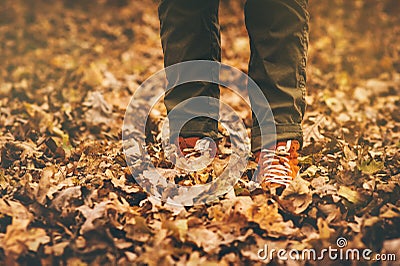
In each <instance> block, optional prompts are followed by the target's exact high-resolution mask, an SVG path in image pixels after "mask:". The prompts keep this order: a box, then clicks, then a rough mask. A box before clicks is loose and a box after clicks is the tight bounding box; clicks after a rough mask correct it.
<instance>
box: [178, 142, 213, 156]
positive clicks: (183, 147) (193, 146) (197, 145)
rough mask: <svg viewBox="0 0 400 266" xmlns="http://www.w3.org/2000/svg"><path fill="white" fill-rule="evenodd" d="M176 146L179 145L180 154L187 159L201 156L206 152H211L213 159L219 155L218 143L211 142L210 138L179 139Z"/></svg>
mask: <svg viewBox="0 0 400 266" xmlns="http://www.w3.org/2000/svg"><path fill="white" fill-rule="evenodd" d="M175 144H177V146H178V147H179V151H180V153H181V154H182V155H183V156H185V157H188V156H191V155H199V154H201V153H203V152H205V151H209V153H210V156H212V157H215V156H217V155H218V147H217V145H218V143H217V142H213V141H210V139H209V138H199V137H186V138H184V137H179V138H178V139H177V142H175Z"/></svg>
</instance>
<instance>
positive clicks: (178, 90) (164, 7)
mask: <svg viewBox="0 0 400 266" xmlns="http://www.w3.org/2000/svg"><path fill="white" fill-rule="evenodd" d="M218 5H219V0H161V1H160V5H159V8H158V12H159V19H160V36H161V43H162V47H163V52H164V65H165V67H167V66H170V65H173V64H176V63H180V62H184V61H189V60H214V61H221V42H220V28H219V21H218ZM185 71H188V70H187V69H186V70H185ZM181 74H182V73H181ZM167 79H168V83H169V86H171V87H173V84H175V83H176V82H178V81H179V74H177V75H174V76H168V75H167ZM219 94H220V92H219V87H218V85H217V84H212V83H205V82H190V83H186V84H182V85H179V86H176V87H173V88H172V89H170V90H169V91H167V92H166V94H165V97H164V102H165V106H166V108H167V112H168V113H170V111H171V110H172V109H174V108H175V107H176V105H178V104H180V103H182V101H184V100H186V99H189V98H191V97H197V96H208V97H214V98H217V99H218V98H219ZM199 109H200V110H199ZM204 110H207V112H204ZM218 111H219V106H218V105H216V104H215V101H214V102H213V104H211V103H210V104H209V106H207V107H204V106H202V107H201V108H198V107H196V106H193V105H191V104H183V105H182V104H181V106H180V107H179V108H176V109H175V110H174V113H173V115H170V116H169V118H170V131H171V133H170V134H171V138H172V139H173V138H174V137H176V136H177V135H178V134H180V135H181V136H183V137H191V136H199V137H203V136H206V137H211V138H213V139H216V138H217V134H218V122H217V120H218ZM193 116H201V117H199V118H195V119H193V120H190V121H189V122H187V123H186V124H185V126H184V127H183V128H182V130H181V131H180V133H179V129H178V128H177V127H178V125H180V124H181V122H180V121H182V120H184V119H185V118H187V117H193ZM210 117H211V118H210Z"/></svg>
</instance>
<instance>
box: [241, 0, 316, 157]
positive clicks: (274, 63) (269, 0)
mask: <svg viewBox="0 0 400 266" xmlns="http://www.w3.org/2000/svg"><path fill="white" fill-rule="evenodd" d="M307 7H308V0H247V2H246V6H245V21H246V28H247V31H248V34H249V38H250V51H251V55H250V63H249V76H250V77H251V78H252V79H253V80H254V81H255V82H256V83H257V85H258V86H259V87H260V88H261V90H262V91H263V93H264V95H265V96H266V98H267V100H268V102H269V105H270V107H271V110H272V113H273V115H274V120H275V126H276V134H277V136H276V137H277V141H282V140H288V139H297V140H299V141H300V143H302V142H303V134H302V129H301V122H302V119H303V116H304V111H305V93H306V91H305V86H306V70H305V68H306V62H307V50H308V22H309V13H308V10H307ZM249 96H250V101H251V104H252V109H253V110H254V112H255V113H257V114H258V115H259V118H260V121H257V119H255V117H254V115H253V128H252V150H253V151H256V150H259V149H260V148H262V147H265V146H268V144H269V143H263V141H262V140H261V139H262V138H261V131H260V126H261V127H263V125H265V123H268V119H266V117H265V116H263V110H265V108H266V107H265V103H263V102H262V100H260V98H259V97H258V98H257V97H252V94H251V91H249ZM268 134H269V133H268V132H266V133H264V132H263V135H268ZM264 137H265V138H264V139H266V140H269V139H271V138H270V136H264ZM264 142H265V141H264Z"/></svg>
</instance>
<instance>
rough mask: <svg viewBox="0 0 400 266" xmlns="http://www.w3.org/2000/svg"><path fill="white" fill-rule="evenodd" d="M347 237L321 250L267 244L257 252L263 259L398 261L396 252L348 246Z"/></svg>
mask: <svg viewBox="0 0 400 266" xmlns="http://www.w3.org/2000/svg"><path fill="white" fill-rule="evenodd" d="M346 246H347V239H346V238H344V237H339V238H338V239H337V240H336V247H332V246H329V247H328V248H323V249H321V250H319V251H317V250H316V249H313V248H311V249H303V250H297V249H282V248H279V249H275V248H270V247H268V244H265V245H264V247H263V248H260V249H259V250H258V252H257V256H258V258H259V259H260V260H262V261H270V260H274V259H278V260H283V261H286V260H308V261H321V260H326V259H328V260H332V261H336V260H342V261H343V260H345V261H361V260H362V261H396V254H393V253H387V254H385V253H383V254H375V253H373V251H372V250H371V249H368V248H366V249H356V248H346Z"/></svg>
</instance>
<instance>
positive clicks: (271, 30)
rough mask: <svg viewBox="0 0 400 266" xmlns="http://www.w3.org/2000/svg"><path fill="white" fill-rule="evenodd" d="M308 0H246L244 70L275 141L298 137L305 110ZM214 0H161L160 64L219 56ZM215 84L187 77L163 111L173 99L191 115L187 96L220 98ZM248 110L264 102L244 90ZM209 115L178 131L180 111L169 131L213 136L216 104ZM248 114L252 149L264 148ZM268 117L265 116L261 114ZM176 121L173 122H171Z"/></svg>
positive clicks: (255, 123)
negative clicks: (265, 112)
mask: <svg viewBox="0 0 400 266" xmlns="http://www.w3.org/2000/svg"><path fill="white" fill-rule="evenodd" d="M307 6H308V0H247V2H246V4H245V22H246V28H247V31H248V35H249V40H250V52H251V55H250V62H249V69H248V74H249V76H250V77H251V78H252V79H253V80H254V81H255V82H256V83H257V85H258V86H259V87H260V88H261V90H262V92H263V94H264V95H265V97H266V99H267V100H268V102H269V106H270V108H271V110H272V113H273V115H274V120H275V126H276V134H277V141H285V140H298V141H299V142H300V144H301V143H302V138H303V136H302V129H301V121H302V119H303V115H304V110H305V86H306V71H305V67H306V61H307V48H308V20H309V14H308V11H307ZM218 7H219V0H161V1H160V5H159V18H160V25H161V28H160V35H161V42H162V47H163V51H164V64H165V66H166V67H167V66H170V65H173V64H176V63H180V62H184V61H189V60H214V61H220V60H221V43H220V27H219V20H218ZM219 95H220V91H219V87H218V85H216V84H212V83H205V82H192V83H186V84H183V85H179V86H177V87H175V88H173V89H171V90H169V91H168V92H167V93H166V95H165V98H164V102H165V105H166V108H167V111H168V112H170V111H171V110H172V109H174V108H175V106H177V105H178V104H180V106H179V109H180V111H179V112H181V113H185V114H191V113H193V115H194V116H196V110H194V108H193V106H190V104H187V105H185V104H181V103H182V102H183V101H184V100H186V99H189V98H191V97H198V96H208V97H214V98H219ZM249 96H250V102H251V105H252V109H253V110H263V106H264V105H265V102H263V101H262V100H260V99H259V98H257V97H252V95H251V93H249ZM208 111H209V112H210V113H211V116H208V117H205V116H204V117H198V118H195V119H193V120H190V121H189V122H187V123H186V124H185V125H184V126H183V128H182V129H181V131H180V132H174V128H176V127H175V126H174V123H175V122H177V124H180V123H179V119H180V116H179V112H176V113H177V115H176V116H175V117H172V119H171V120H170V130H171V136H175V137H176V136H177V135H178V134H179V135H180V136H182V137H210V138H213V139H216V138H217V137H218V122H217V119H218V106H217V105H214V106H210V107H209V110H208ZM258 117H261V119H260V120H261V121H257V119H255V116H254V114H253V127H252V134H251V140H252V151H258V150H260V149H261V148H264V147H265V146H266V145H268V143H262V139H263V138H262V136H261V130H260V126H259V125H262V124H263V123H264V122H265V123H267V121H262V120H264V118H263V116H262V115H261V116H258ZM265 119H267V118H265ZM174 121H175V122H174Z"/></svg>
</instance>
